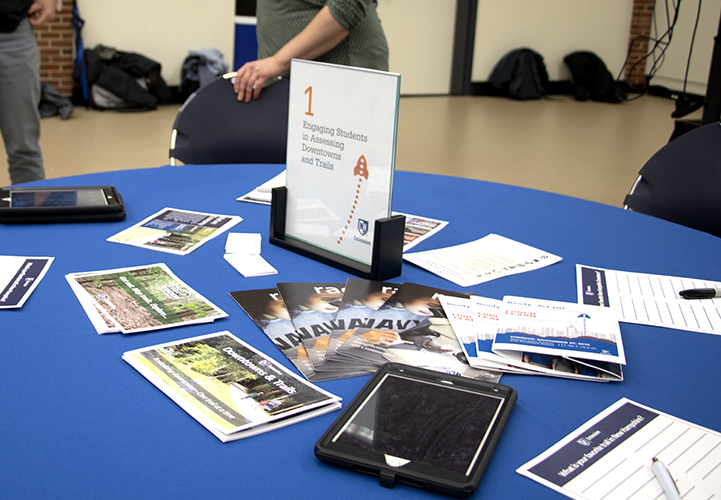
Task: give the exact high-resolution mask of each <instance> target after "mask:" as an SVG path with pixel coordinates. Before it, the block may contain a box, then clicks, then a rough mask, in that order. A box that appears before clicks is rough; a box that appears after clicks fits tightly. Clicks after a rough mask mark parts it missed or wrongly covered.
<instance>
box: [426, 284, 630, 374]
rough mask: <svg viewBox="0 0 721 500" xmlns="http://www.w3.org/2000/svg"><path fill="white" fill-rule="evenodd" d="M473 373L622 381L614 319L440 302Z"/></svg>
mask: <svg viewBox="0 0 721 500" xmlns="http://www.w3.org/2000/svg"><path fill="white" fill-rule="evenodd" d="M440 300H441V302H442V303H443V308H444V310H445V311H446V314H447V315H448V318H449V321H450V323H451V325H452V326H453V329H454V331H455V332H456V335H458V337H459V341H460V343H461V345H462V346H463V349H464V352H465V353H466V356H467V359H468V362H469V363H470V364H471V366H474V367H477V368H494V369H497V370H501V371H503V372H512V373H525V374H541V375H551V376H555V377H567V378H575V379H582V380H593V381H614V380H623V371H622V365H625V364H626V357H625V354H624V350H623V341H622V339H621V330H620V328H619V325H618V320H617V319H616V317H615V315H614V314H613V313H612V312H611V311H609V310H607V309H601V308H598V307H592V306H587V305H583V304H574V303H566V302H557V301H551V300H539V299H530V298H525V297H510V296H509V297H504V299H503V300H495V299H489V298H485V297H478V296H473V297H470V298H459V297H450V296H443V297H441V298H440Z"/></svg>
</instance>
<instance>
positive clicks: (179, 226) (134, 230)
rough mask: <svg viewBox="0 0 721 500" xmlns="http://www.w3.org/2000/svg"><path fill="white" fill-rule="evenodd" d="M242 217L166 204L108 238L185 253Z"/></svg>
mask: <svg viewBox="0 0 721 500" xmlns="http://www.w3.org/2000/svg"><path fill="white" fill-rule="evenodd" d="M242 220H243V219H242V218H240V217H238V216H237V215H218V214H210V213H204V212H193V211H191V210H181V209H177V208H168V207H166V208H164V209H162V210H160V211H159V212H156V213H154V214H153V215H151V216H150V217H148V218H146V219H144V220H142V221H140V222H138V223H137V224H135V225H133V226H131V227H129V228H127V229H125V230H123V231H121V232H119V233H118V234H116V235H113V236H111V237H110V238H108V241H110V242H112V243H123V244H125V245H132V246H136V247H141V248H149V249H151V250H159V251H161V252H168V253H172V254H176V255H187V254H189V253H190V252H192V251H193V250H195V249H196V248H198V247H199V246H201V245H203V244H204V243H207V242H208V241H209V240H211V239H213V238H216V237H217V236H219V235H220V234H222V233H223V232H225V231H227V230H228V229H230V228H231V227H233V226H235V225H236V224H237V223H239V222H240V221H242Z"/></svg>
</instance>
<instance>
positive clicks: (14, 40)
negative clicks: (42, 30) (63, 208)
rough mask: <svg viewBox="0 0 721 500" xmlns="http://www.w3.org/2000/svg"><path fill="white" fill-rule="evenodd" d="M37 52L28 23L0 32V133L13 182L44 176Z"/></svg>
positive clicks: (23, 22)
mask: <svg viewBox="0 0 721 500" xmlns="http://www.w3.org/2000/svg"><path fill="white" fill-rule="evenodd" d="M39 103H40V51H39V50H38V46H37V42H36V41H35V33H34V32H33V29H32V26H31V25H30V22H29V21H28V20H27V19H25V20H23V21H22V22H21V23H20V25H19V26H18V28H17V29H16V30H15V31H14V32H12V33H0V132H2V136H3V140H4V141H5V150H6V152H7V155H8V164H9V166H10V168H9V170H10V180H11V182H12V183H13V184H19V183H21V182H30V181H36V180H40V179H44V178H45V171H44V169H43V158H42V153H41V151H40V144H39V142H38V141H39V139H40V112H39V111H38V105H39Z"/></svg>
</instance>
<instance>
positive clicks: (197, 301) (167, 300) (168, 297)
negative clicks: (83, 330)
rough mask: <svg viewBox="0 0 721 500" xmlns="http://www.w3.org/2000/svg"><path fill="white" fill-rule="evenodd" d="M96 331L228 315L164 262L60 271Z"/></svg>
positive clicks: (148, 327) (166, 325) (129, 330)
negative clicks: (66, 272)
mask: <svg viewBox="0 0 721 500" xmlns="http://www.w3.org/2000/svg"><path fill="white" fill-rule="evenodd" d="M65 279H67V281H68V283H69V284H70V287H71V288H72V289H73V292H75V296H76V297H77V298H78V300H79V301H80V304H81V305H82V306H83V309H84V310H85V313H86V314H87V315H88V318H89V319H90V322H91V323H92V324H93V326H94V327H95V330H96V331H97V332H98V333H101V334H102V333H117V332H122V333H138V332H147V331H151V330H159V329H162V328H170V327H173V326H181V325H189V324H195V323H209V322H211V321H215V320H216V319H219V318H224V317H226V316H227V314H226V313H225V312H223V311H222V310H221V309H220V308H218V307H216V306H215V305H214V304H212V303H211V302H210V301H209V300H208V299H206V298H205V297H203V296H202V295H200V294H199V293H198V292H196V291H195V290H193V289H192V288H190V287H189V286H188V285H186V284H185V283H183V282H182V281H181V280H180V279H179V278H178V277H177V276H175V275H174V274H173V273H172V272H171V271H170V269H168V266H166V265H165V264H151V265H147V266H138V267H126V268H122V269H110V270H107V271H94V272H84V273H71V274H68V275H66V276H65Z"/></svg>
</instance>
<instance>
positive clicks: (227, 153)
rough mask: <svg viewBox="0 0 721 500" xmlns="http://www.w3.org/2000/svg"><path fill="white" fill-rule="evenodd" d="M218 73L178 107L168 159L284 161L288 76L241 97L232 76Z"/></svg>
mask: <svg viewBox="0 0 721 500" xmlns="http://www.w3.org/2000/svg"><path fill="white" fill-rule="evenodd" d="M233 76H234V73H229V74H228V75H224V76H219V77H217V78H215V79H213V80H211V81H210V82H208V83H206V84H205V85H203V86H202V87H200V88H199V89H198V90H196V91H195V92H194V93H193V94H191V95H190V97H188V99H187V100H186V101H185V104H183V106H182V107H181V108H180V110H179V111H178V116H177V117H176V118H175V124H174V125H173V133H172V137H171V141H170V164H171V165H178V164H180V163H179V162H182V163H184V164H218V163H285V154H286V148H287V140H288V92H289V84H290V80H288V79H281V80H278V81H275V82H274V83H272V84H271V85H268V86H267V87H265V88H264V89H263V91H262V92H261V93H260V97H259V98H258V99H256V100H253V101H251V102H249V103H246V102H239V101H238V99H237V96H236V94H235V92H233V84H232V80H231V78H232V77H233Z"/></svg>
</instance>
